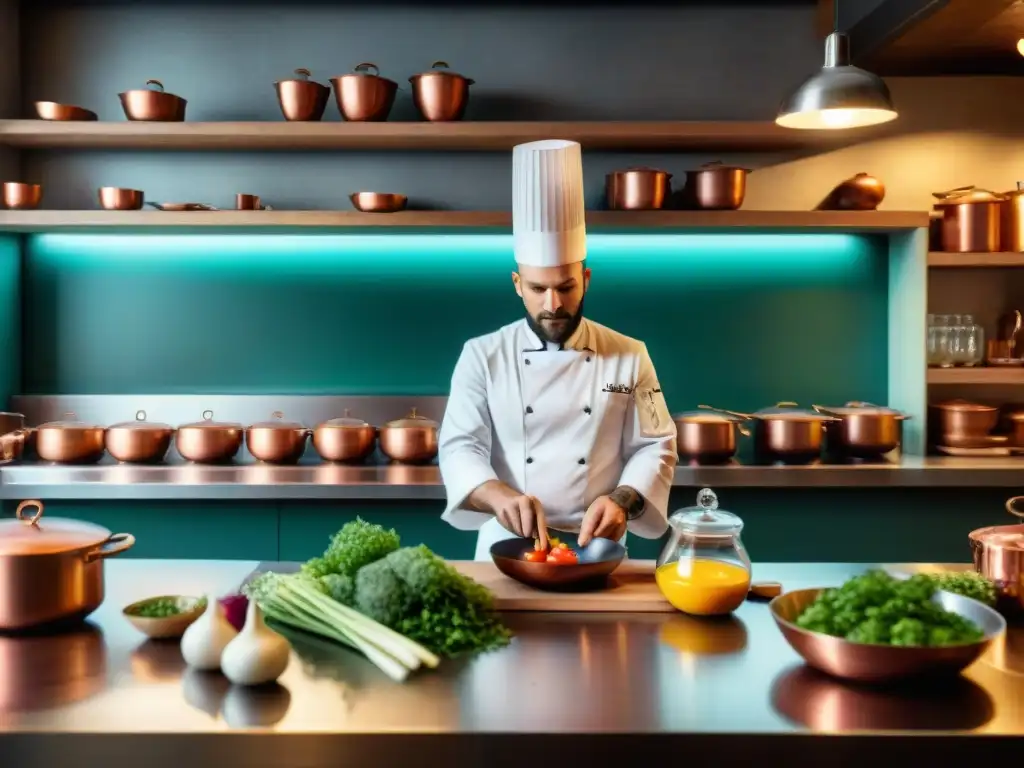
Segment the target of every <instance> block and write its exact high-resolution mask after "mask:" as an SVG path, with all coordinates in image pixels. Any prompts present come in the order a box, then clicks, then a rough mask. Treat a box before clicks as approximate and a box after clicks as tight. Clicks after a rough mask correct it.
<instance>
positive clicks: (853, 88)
mask: <svg viewBox="0 0 1024 768" xmlns="http://www.w3.org/2000/svg"><path fill="white" fill-rule="evenodd" d="M896 117H897V114H896V109H895V108H894V107H893V104H892V96H891V95H890V94H889V88H888V86H886V84H885V82H884V81H883V80H882V78H880V77H878V75H874V74H872V73H870V72H868V71H866V70H863V69H861V68H859V67H854V66H851V65H850V43H849V39H848V38H847V37H846V35H843V34H841V33H839V32H833V33H832V34H831V35H829V36H828V38H827V39H826V40H825V66H823V67H822V68H821V71H819V72H818V73H817V74H815V75H814V76H813V77H811V78H810V79H808V80H807V81H806V82H804V83H803V85H801V86H800V87H799V88H797V89H796V90H795V91H794V92H793V93H792V94H791V95H790V96H789V97H788V98H786V100H785V101H784V102H783V103H782V107H781V108H780V109H779V114H778V117H776V118H775V122H776V123H777V124H778V125H781V126H782V127H784V128H797V129H804V130H810V129H826V130H828V129H832V130H835V129H842V128H860V127H863V126H867V125H878V124H880V123H887V122H889V121H890V120H895V119H896Z"/></svg>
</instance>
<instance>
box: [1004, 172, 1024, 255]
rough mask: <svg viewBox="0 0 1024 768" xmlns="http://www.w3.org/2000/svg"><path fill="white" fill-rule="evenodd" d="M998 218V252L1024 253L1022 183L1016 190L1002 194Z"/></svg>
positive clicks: (1023, 193) (1022, 182)
mask: <svg viewBox="0 0 1024 768" xmlns="http://www.w3.org/2000/svg"><path fill="white" fill-rule="evenodd" d="M1003 197H1004V198H1005V199H1004V200H1003V202H1002V203H1001V204H1000V217H999V250H1001V251H1006V252H1008V253H1022V252H1024V181H1018V182H1017V188H1016V189H1014V190H1011V191H1010V192H1006V193H1004V194H1003Z"/></svg>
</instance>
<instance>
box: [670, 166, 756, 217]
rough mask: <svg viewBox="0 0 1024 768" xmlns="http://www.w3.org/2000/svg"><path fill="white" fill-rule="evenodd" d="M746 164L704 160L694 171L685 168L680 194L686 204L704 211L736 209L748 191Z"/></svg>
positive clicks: (748, 170)
mask: <svg viewBox="0 0 1024 768" xmlns="http://www.w3.org/2000/svg"><path fill="white" fill-rule="evenodd" d="M749 173H750V169H749V168H738V167H736V166H731V165H723V164H722V163H720V162H718V161H715V162H713V163H705V164H704V165H702V166H701V167H700V168H698V169H697V170H695V171H687V172H686V184H685V186H684V187H683V198H684V200H685V201H686V204H687V206H688V207H693V208H700V209H701V210H706V211H735V210H738V209H739V208H740V206H742V205H743V198H744V197H746V194H747V174H749Z"/></svg>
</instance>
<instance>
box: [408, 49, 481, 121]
mask: <svg viewBox="0 0 1024 768" xmlns="http://www.w3.org/2000/svg"><path fill="white" fill-rule="evenodd" d="M446 70H448V64H446V63H445V62H443V61H435V62H434V63H433V64H432V65H431V67H430V71H429V72H421V73H420V74H418V75H413V76H412V77H410V78H409V82H410V83H412V98H413V102H415V104H416V109H417V110H419V113H420V115H422V116H423V119H424V120H429V121H430V122H432V123H446V122H451V121H454V120H461V119H462V116H463V115H464V114H465V112H466V105H467V104H469V86H471V85H473V82H474V81H472V80H470V79H469V78H468V77H463V76H462V75H459V74H456V73H455V72H449V71H446Z"/></svg>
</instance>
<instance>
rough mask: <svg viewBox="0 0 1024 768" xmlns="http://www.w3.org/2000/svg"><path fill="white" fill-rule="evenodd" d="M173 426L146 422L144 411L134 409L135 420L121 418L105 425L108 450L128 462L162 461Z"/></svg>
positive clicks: (169, 441) (169, 444) (168, 446)
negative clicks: (118, 422) (116, 422)
mask: <svg viewBox="0 0 1024 768" xmlns="http://www.w3.org/2000/svg"><path fill="white" fill-rule="evenodd" d="M172 437H174V427H172V426H170V425H169V424H161V423H159V422H155V421H154V422H149V421H146V412H145V411H137V412H136V414H135V421H123V422H121V423H120V424H114V425H113V426H111V427H107V434H106V441H105V442H106V447H107V453H109V454H110V455H111V456H113V457H114V458H115V459H117V460H118V461H122V462H125V463H127V464H149V463H153V462H158V461H163V460H164V457H165V456H166V455H167V449H168V448H170V447H171V438H172Z"/></svg>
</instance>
